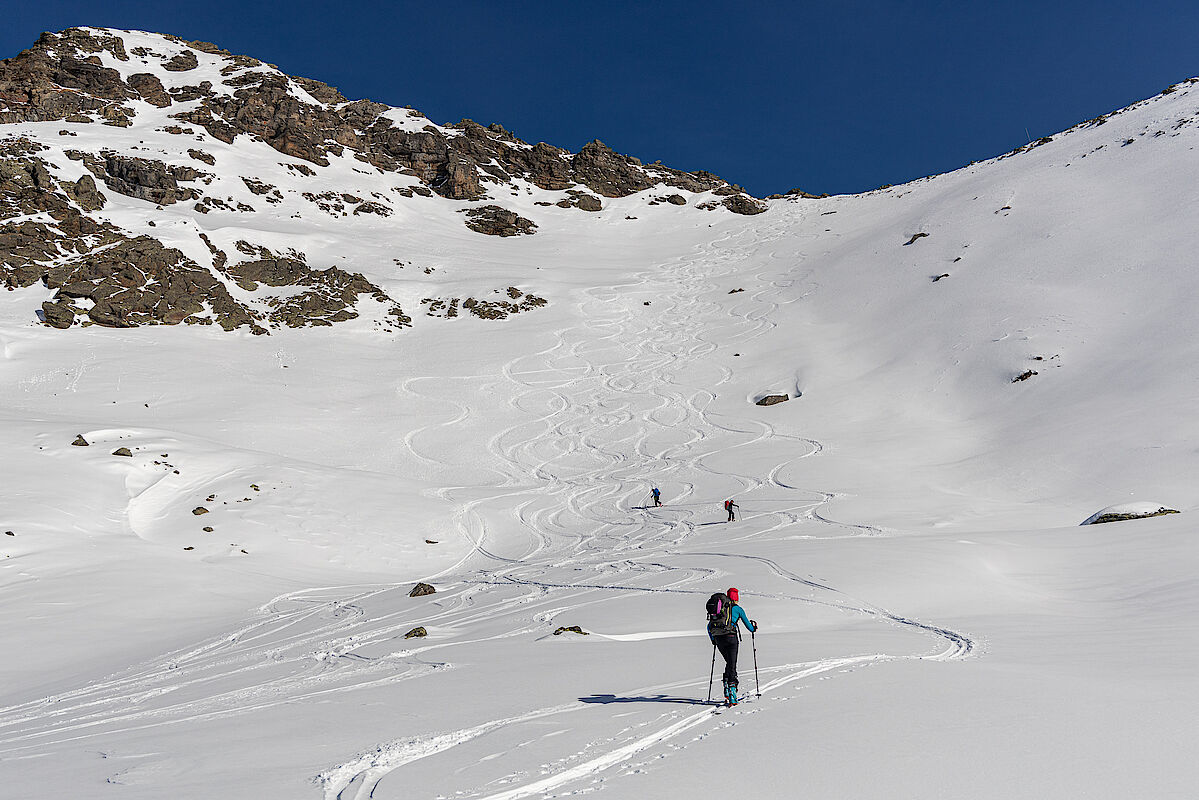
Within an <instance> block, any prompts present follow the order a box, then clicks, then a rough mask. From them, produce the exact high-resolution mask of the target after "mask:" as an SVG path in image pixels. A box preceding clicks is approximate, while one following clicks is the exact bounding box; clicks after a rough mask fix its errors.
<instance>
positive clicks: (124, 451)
mask: <svg viewBox="0 0 1199 800" xmlns="http://www.w3.org/2000/svg"><path fill="white" fill-rule="evenodd" d="M112 454H113V455H114V456H125V457H126V458H133V453H131V452H130V451H129V448H128V447H118V448H117V449H116V450H113V451H112Z"/></svg>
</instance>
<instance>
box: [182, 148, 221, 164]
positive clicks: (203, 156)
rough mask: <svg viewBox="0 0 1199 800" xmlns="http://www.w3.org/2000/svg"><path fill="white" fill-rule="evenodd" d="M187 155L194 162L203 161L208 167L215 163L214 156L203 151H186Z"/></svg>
mask: <svg viewBox="0 0 1199 800" xmlns="http://www.w3.org/2000/svg"><path fill="white" fill-rule="evenodd" d="M187 154H188V155H189V156H191V157H192V158H194V159H196V161H203V162H204V163H205V164H208V165H209V166H212V165H213V164H215V163H216V156H214V155H212V153H206V152H204V151H203V150H188V151H187Z"/></svg>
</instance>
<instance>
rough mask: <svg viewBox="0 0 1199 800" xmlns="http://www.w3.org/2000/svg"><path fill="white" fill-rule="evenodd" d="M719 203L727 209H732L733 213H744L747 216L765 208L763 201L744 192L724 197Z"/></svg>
mask: <svg viewBox="0 0 1199 800" xmlns="http://www.w3.org/2000/svg"><path fill="white" fill-rule="evenodd" d="M721 205H723V206H724V207H725V208H727V209H728V210H729V211H732V212H733V213H734V214H745V215H747V216H748V215H753V214H761V213H762V212H763V211H765V210H766V204H765V203H763V202H761V201H760V200H755V199H754V198H752V197H750V196H748V195H744V194H735V195H732V196H730V197H726V198H724V200H722V201H721Z"/></svg>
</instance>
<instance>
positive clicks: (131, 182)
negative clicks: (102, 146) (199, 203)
mask: <svg viewBox="0 0 1199 800" xmlns="http://www.w3.org/2000/svg"><path fill="white" fill-rule="evenodd" d="M103 170H104V172H103V179H104V185H105V186H107V187H108V188H109V189H112V190H113V191H114V192H116V193H117V194H123V195H125V196H126V197H136V198H138V199H139V200H145V201H147V202H150V203H154V204H155V205H160V206H166V205H170V204H171V203H175V202H178V201H179V200H191V199H194V198H196V197H199V196H200V195H199V192H197V191H196V190H195V189H190V188H181V187H180V186H179V181H194V180H195V179H196V178H198V177H199V176H200V173H199V172H197V171H196V170H194V169H192V168H191V167H168V166H167V165H166V164H163V163H162V162H161V161H151V160H150V159H146V158H126V157H124V156H118V155H114V154H111V153H110V154H107V155H106V156H105V158H104V167H103Z"/></svg>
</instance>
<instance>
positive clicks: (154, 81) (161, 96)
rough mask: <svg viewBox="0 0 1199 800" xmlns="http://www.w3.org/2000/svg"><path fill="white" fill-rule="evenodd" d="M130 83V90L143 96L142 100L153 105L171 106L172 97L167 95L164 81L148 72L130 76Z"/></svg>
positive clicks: (160, 106)
mask: <svg viewBox="0 0 1199 800" xmlns="http://www.w3.org/2000/svg"><path fill="white" fill-rule="evenodd" d="M167 69H170V67H167ZM128 83H129V86H130V88H132V89H133V91H135V92H137V94H138V95H140V96H141V99H143V100H145V101H146V102H147V103H149V104H151V105H155V106H158V107H159V108H166V107H167V106H169V105H170V104H171V96H170V95H169V94H167V90H166V89H165V88H164V87H163V85H162V81H160V80H159V79H158V78H157V77H155V76H154V75H151V74H150V73H148V72H139V73H137V74H136V75H130V76H129V81H128Z"/></svg>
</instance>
